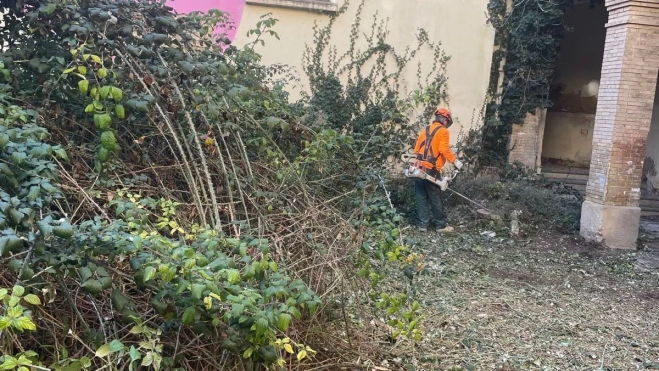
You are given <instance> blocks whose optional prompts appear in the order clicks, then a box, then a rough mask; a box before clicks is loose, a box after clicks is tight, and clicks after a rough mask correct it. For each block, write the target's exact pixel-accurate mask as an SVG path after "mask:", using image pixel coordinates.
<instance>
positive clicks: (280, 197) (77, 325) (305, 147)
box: [0, 0, 445, 370]
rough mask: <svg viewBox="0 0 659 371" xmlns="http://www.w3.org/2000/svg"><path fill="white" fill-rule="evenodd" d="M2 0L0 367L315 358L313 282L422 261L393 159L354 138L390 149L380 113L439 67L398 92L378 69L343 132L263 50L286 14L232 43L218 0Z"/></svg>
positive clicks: (273, 363) (378, 274)
mask: <svg viewBox="0 0 659 371" xmlns="http://www.w3.org/2000/svg"><path fill="white" fill-rule="evenodd" d="M0 4H1V5H2V6H3V8H4V10H6V11H7V14H6V16H5V17H4V21H5V23H6V27H5V31H6V32H3V33H1V34H0V41H1V42H2V44H3V47H4V50H3V52H2V53H1V54H0V60H1V61H2V66H1V68H0V72H1V73H2V77H0V79H2V80H1V82H2V84H3V85H2V87H1V90H2V93H3V95H2V96H0V117H2V122H1V123H0V182H1V183H2V192H0V228H1V229H2V232H1V233H2V235H1V236H0V264H1V265H0V266H1V267H3V270H2V271H0V274H1V277H2V281H0V287H5V288H6V290H7V292H6V293H5V292H4V291H0V294H2V295H0V296H1V297H0V300H2V302H3V304H2V306H0V326H2V327H1V328H0V337H2V340H3V341H2V345H1V346H2V349H1V350H2V356H0V368H2V369H9V370H11V369H21V370H23V369H25V368H26V367H41V368H53V369H66V370H80V369H101V368H103V369H126V368H127V369H129V370H132V369H137V368H139V367H146V368H153V369H156V370H157V369H194V368H197V369H223V368H227V367H230V365H233V364H242V365H243V367H255V368H256V367H258V366H257V365H263V366H264V367H269V368H280V367H282V366H283V365H284V364H285V363H286V364H289V365H291V364H300V365H304V364H305V363H307V362H310V361H309V358H310V357H311V356H313V355H314V354H315V351H314V349H315V348H317V345H321V344H322V342H323V340H321V339H313V338H306V337H305V336H304V334H305V332H306V331H307V329H308V326H320V327H322V328H331V327H334V324H329V323H324V322H323V321H322V320H325V319H326V318H328V317H329V316H328V313H325V311H329V309H325V308H324V307H323V306H321V301H320V297H324V298H325V299H328V300H331V299H332V298H333V297H337V296H345V295H346V293H345V292H342V291H340V290H336V285H335V280H336V277H339V276H350V275H351V274H352V272H356V271H357V270H359V275H360V276H362V277H364V278H365V279H364V280H363V281H358V282H356V284H357V285H356V287H357V288H358V289H362V288H363V286H361V285H360V284H361V283H362V282H363V283H366V282H368V283H370V284H371V285H372V287H375V288H377V286H378V285H377V284H378V282H379V281H381V280H382V279H383V278H384V277H383V276H382V272H383V271H384V270H383V269H382V267H383V266H384V265H385V264H394V263H395V264H394V265H395V266H399V267H400V268H401V274H403V271H405V272H407V273H405V274H406V275H410V273H409V272H410V271H412V272H413V271H414V268H413V267H414V266H415V264H416V263H417V260H418V259H417V256H416V255H414V254H410V247H409V246H407V244H406V243H405V241H404V240H403V239H402V237H401V236H400V230H399V229H398V225H399V223H400V218H399V217H398V216H397V215H396V213H395V212H394V210H393V208H392V205H391V204H390V202H389V199H388V196H387V195H386V192H384V191H383V187H382V185H381V184H380V180H381V178H380V174H379V172H380V169H379V167H380V161H379V160H381V159H382V157H378V156H364V153H363V152H360V151H362V150H363V148H364V147H363V145H364V144H366V143H371V142H372V143H376V144H377V145H375V146H373V151H378V153H381V154H384V153H387V152H386V151H387V147H386V145H385V144H386V138H388V136H387V135H385V134H383V133H388V132H389V130H390V129H389V126H387V125H388V124H389V123H391V122H396V123H399V124H401V123H402V124H406V123H407V122H406V121H405V120H404V117H407V114H406V112H409V111H410V110H412V109H413V108H415V104H416V103H418V102H420V101H425V103H428V102H429V101H430V100H431V98H433V97H435V95H433V94H440V95H439V96H444V95H443V94H445V90H444V87H443V85H442V83H441V82H442V81H443V80H442V79H441V77H438V78H437V84H436V86H435V88H432V89H429V90H427V91H426V92H419V93H417V94H416V95H415V97H412V98H406V99H400V98H398V97H397V95H396V91H395V89H393V88H391V87H386V84H385V82H386V81H391V78H392V77H395V76H388V77H387V76H380V77H378V78H376V79H373V81H375V85H372V86H377V87H378V88H376V89H374V90H368V89H367V90H366V92H362V93H360V94H358V96H359V99H360V102H361V103H360V104H357V103H355V106H354V107H353V109H352V110H351V111H350V112H351V117H349V121H350V123H351V125H352V124H354V125H353V128H352V129H348V130H346V127H343V126H340V125H339V122H338V121H336V120H331V119H329V118H328V117H326V116H324V114H323V115H320V116H318V113H319V112H321V111H322V112H324V111H328V110H327V107H324V106H323V105H321V104H320V103H318V102H320V101H322V99H321V98H315V99H312V102H311V105H310V106H307V105H305V104H304V102H301V103H296V104H290V103H289V102H288V95H287V93H286V91H285V89H284V86H283V84H282V83H281V81H280V80H272V79H269V76H271V75H273V74H276V73H277V72H278V71H279V69H278V68H275V69H270V68H266V67H264V66H262V65H260V63H259V59H260V56H259V55H258V54H257V53H256V52H255V51H254V48H253V46H255V45H256V44H257V43H258V42H260V41H261V40H262V39H261V36H262V35H268V34H270V35H273V33H272V30H271V29H270V28H271V27H272V26H273V25H274V24H275V23H276V20H274V19H271V18H268V17H265V18H264V19H263V20H262V21H261V22H259V24H257V28H256V29H255V30H254V31H253V32H252V33H253V34H255V35H259V36H258V37H257V39H256V40H255V42H254V43H253V44H250V45H248V46H247V47H245V48H243V49H237V48H235V47H233V46H231V45H229V41H228V39H226V38H225V37H223V36H220V37H217V36H216V35H214V34H213V32H212V31H213V30H214V29H215V28H216V26H218V25H221V26H224V27H230V24H228V21H227V17H226V15H225V14H223V13H221V12H218V11H213V12H210V13H209V14H207V15H202V14H198V13H193V14H190V15H187V16H179V17H175V16H174V14H172V12H171V9H169V8H167V7H165V6H163V5H162V4H161V2H156V1H150V0H139V1H104V0H83V1H80V2H66V1H60V0H40V1H37V0H27V1H3V2H1V3H0ZM422 35H423V33H422ZM378 40H379V42H378V45H377V47H375V52H373V51H370V52H367V53H366V54H365V55H363V56H362V57H364V58H369V57H370V56H372V55H378V56H380V55H381V54H379V53H380V52H381V51H385V50H386V48H384V49H383V48H380V49H378V47H382V46H383V45H384V44H383V42H384V39H383V38H381V37H379V36H378ZM420 41H421V42H425V41H427V40H426V39H425V38H424V37H423V36H422V37H421V39H420ZM370 49H373V47H370V48H369V50H370ZM435 50H436V52H439V51H440V49H438V48H436V49H435ZM349 57H350V58H356V57H355V55H352V54H351V55H350V56H349ZM378 58H380V57H378ZM361 59H363V58H361V57H360V60H361ZM440 60H443V59H441V58H440ZM441 63H445V60H444V62H441ZM403 67H404V66H403V65H399V66H398V67H397V69H398V70H399V71H400V69H402V68H403ZM360 68H361V67H360ZM357 76H360V75H357ZM363 80H364V79H363V78H362V77H359V78H358V79H357V80H350V81H349V83H348V85H347V86H348V88H347V90H350V91H352V90H354V89H353V85H354V84H355V81H358V82H359V81H363ZM264 81H272V82H273V83H272V84H271V85H268V86H266V85H264V84H263V82H264ZM333 81H334V80H333V79H324V78H322V79H321V78H319V79H317V80H316V82H315V85H314V86H315V87H317V88H318V87H323V86H327V88H323V89H325V90H327V89H330V90H331V87H332V86H334V85H333ZM358 84H361V82H359V83H358ZM323 89H319V90H318V91H314V92H313V94H314V96H318V97H321V96H322V94H320V92H319V91H320V90H323ZM383 89H384V90H383ZM323 91H324V90H323ZM383 91H386V94H385V95H386V99H385V98H384V96H383V95H382V92H383ZM341 94H343V93H341ZM346 96H347V97H353V98H354V97H357V95H354V94H353V93H350V94H348V95H346ZM353 98H350V99H353ZM346 99H347V98H346ZM433 99H434V98H433ZM364 104H366V105H364ZM319 107H320V108H321V110H320V111H319ZM360 107H361V108H360ZM364 107H366V108H364ZM428 107H429V105H428ZM328 112H329V111H328ZM309 117H316V118H315V119H314V121H313V122H314V125H312V126H306V125H303V124H302V123H303V122H309V121H307V120H308V118H309ZM318 117H320V118H318ZM325 122H327V123H331V124H328V125H324V124H323V123H325ZM373 140H375V141H373ZM55 143H56V144H57V145H55ZM389 152H395V150H394V149H391V150H390V151H389ZM373 153H375V152H372V153H371V152H369V153H368V154H367V155H372V154H373ZM346 261H347V262H349V264H345V263H344V262H346ZM387 262H389V263H387ZM355 265H356V266H357V268H355ZM5 268H6V269H5ZM365 290H367V291H368V292H369V293H370V297H371V298H373V300H374V302H377V306H379V307H380V308H381V309H382V310H383V311H386V313H387V315H386V316H387V317H386V318H387V320H388V321H389V323H390V325H392V326H394V327H395V328H396V332H397V333H396V334H395V335H406V336H409V337H411V338H418V337H419V336H420V331H419V329H418V319H419V318H418V316H417V315H416V312H417V311H418V304H415V303H414V302H413V301H412V300H409V298H408V296H407V295H403V294H400V293H395V292H394V293H386V292H384V293H383V292H381V290H379V289H365ZM36 295H39V296H38V297H37V298H39V300H38V301H37V300H35V296H36ZM345 325H346V326H350V324H349V323H347V322H346V323H345ZM314 342H315V344H314ZM307 343H309V344H307ZM337 347H340V345H337ZM332 351H334V353H333V352H332ZM349 353H350V351H349V350H348V351H344V350H342V349H336V350H334V349H332V350H330V351H328V352H327V354H325V355H323V356H324V357H327V358H329V357H332V356H334V355H335V354H337V355H340V356H342V357H347V356H350V354H349ZM234 355H238V357H234ZM291 367H293V366H291Z"/></svg>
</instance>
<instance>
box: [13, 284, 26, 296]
mask: <svg viewBox="0 0 659 371" xmlns="http://www.w3.org/2000/svg"><path fill="white" fill-rule="evenodd" d="M11 293H12V294H13V295H16V296H18V297H21V296H23V294H25V288H24V287H23V286H19V285H16V286H14V288H13V289H12V290H11Z"/></svg>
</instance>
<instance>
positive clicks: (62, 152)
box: [53, 146, 69, 161]
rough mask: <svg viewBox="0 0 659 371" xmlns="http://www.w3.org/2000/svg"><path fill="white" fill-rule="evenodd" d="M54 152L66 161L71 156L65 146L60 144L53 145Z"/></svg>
mask: <svg viewBox="0 0 659 371" xmlns="http://www.w3.org/2000/svg"><path fill="white" fill-rule="evenodd" d="M53 152H54V153H55V155H57V157H59V158H61V159H62V160H64V161H68V160H69V156H67V154H66V150H65V149H64V148H62V147H60V146H57V147H53Z"/></svg>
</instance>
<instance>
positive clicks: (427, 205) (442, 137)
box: [414, 108, 462, 232]
mask: <svg viewBox="0 0 659 371" xmlns="http://www.w3.org/2000/svg"><path fill="white" fill-rule="evenodd" d="M452 124H453V118H452V117H451V111H449V110H448V109H446V108H439V109H437V110H436V111H435V119H434V120H433V122H432V123H431V124H430V125H428V126H426V127H425V128H424V129H423V130H421V131H420V132H419V137H418V139H417V140H416V145H415V146H414V153H415V154H416V157H417V160H418V163H419V164H420V166H421V167H422V168H423V169H424V170H425V172H426V173H428V175H430V176H433V177H438V176H439V175H440V173H443V172H447V171H448V172H450V171H452V168H453V167H454V166H455V168H457V169H461V168H462V162H460V160H458V159H457V158H456V156H455V154H454V153H453V151H451V148H450V147H449V143H450V142H449V131H448V128H449V127H451V125H452ZM414 193H415V197H416V205H417V213H418V216H419V229H420V230H421V231H424V232H425V231H427V230H428V226H429V225H430V214H431V213H432V217H433V219H434V220H435V222H436V223H437V227H438V229H440V230H443V229H445V228H446V227H447V226H448V225H447V220H446V215H445V214H444V210H443V206H442V197H441V195H442V191H441V189H440V188H439V186H437V185H436V184H434V183H432V182H430V181H428V180H425V179H415V180H414Z"/></svg>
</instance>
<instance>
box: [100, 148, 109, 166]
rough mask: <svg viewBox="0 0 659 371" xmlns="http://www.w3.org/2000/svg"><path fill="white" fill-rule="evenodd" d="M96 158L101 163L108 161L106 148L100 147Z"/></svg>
mask: <svg viewBox="0 0 659 371" xmlns="http://www.w3.org/2000/svg"><path fill="white" fill-rule="evenodd" d="M98 159H99V160H100V161H101V162H103V163H105V162H108V160H109V159H110V151H109V150H107V149H106V148H103V147H101V148H100V149H99V150H98Z"/></svg>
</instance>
